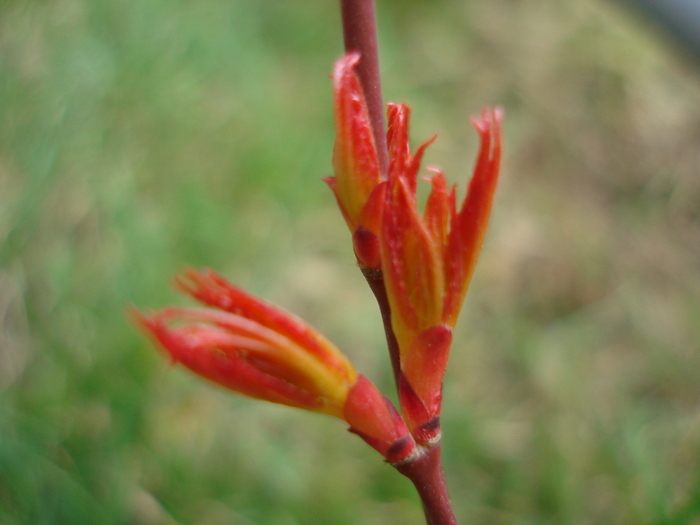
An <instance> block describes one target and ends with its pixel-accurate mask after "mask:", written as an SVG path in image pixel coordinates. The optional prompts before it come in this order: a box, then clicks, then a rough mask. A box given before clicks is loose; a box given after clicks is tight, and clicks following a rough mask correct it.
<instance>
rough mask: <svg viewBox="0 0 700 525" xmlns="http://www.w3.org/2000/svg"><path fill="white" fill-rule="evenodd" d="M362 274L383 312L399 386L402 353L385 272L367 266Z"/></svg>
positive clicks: (395, 375)
mask: <svg viewBox="0 0 700 525" xmlns="http://www.w3.org/2000/svg"><path fill="white" fill-rule="evenodd" d="M362 275H364V276H365V279H366V280H367V284H369V287H370V289H371V290H372V293H374V297H376V299H377V304H378V305H379V311H380V312H381V314H382V322H383V323H384V333H385V335H386V346H387V348H388V349H389V359H390V360H391V369H392V370H393V371H394V382H395V383H396V387H397V388H398V386H399V375H400V374H401V355H400V353H399V342H398V341H397V340H396V334H395V333H394V329H393V327H392V326H391V307H390V306H389V298H388V297H387V295H386V286H384V274H383V273H382V270H381V269H372V268H367V269H363V270H362Z"/></svg>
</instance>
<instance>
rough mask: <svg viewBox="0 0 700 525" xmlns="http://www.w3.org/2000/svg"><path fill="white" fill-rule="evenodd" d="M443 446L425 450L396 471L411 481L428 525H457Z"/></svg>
mask: <svg viewBox="0 0 700 525" xmlns="http://www.w3.org/2000/svg"><path fill="white" fill-rule="evenodd" d="M440 449H441V446H440V444H438V445H436V446H435V447H433V448H431V449H427V450H425V452H423V453H422V454H421V455H420V456H418V457H417V458H416V459H415V460H413V461H411V462H408V463H404V464H402V465H397V466H396V470H398V471H399V472H401V474H403V475H404V476H406V477H407V478H408V479H410V480H411V482H412V483H413V485H414V486H415V487H416V490H417V491H418V494H419V495H420V499H421V501H422V502H423V511H424V512H425V521H426V523H427V525H457V518H456V517H455V514H454V511H453V510H452V504H451V502H450V495H449V493H448V492H447V483H446V481H445V472H444V470H443V468H442V459H441V454H440Z"/></svg>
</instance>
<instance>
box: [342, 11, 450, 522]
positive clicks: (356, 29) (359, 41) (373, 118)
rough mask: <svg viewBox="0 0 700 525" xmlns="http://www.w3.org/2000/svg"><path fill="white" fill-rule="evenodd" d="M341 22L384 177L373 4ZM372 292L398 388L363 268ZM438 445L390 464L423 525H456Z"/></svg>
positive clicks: (376, 289)
mask: <svg viewBox="0 0 700 525" xmlns="http://www.w3.org/2000/svg"><path fill="white" fill-rule="evenodd" d="M340 6H341V13H342V19H343V35H344V40H345V52H346V53H347V52H350V51H358V52H359V53H360V63H359V64H358V65H357V67H356V69H355V71H356V72H357V76H358V78H359V80H360V85H361V86H362V91H363V92H364V95H365V100H366V102H367V109H368V111H369V120H370V126H371V128H372V134H373V136H374V143H375V145H376V147H377V156H378V159H379V169H380V171H381V173H382V176H383V177H384V178H386V177H387V172H388V169H389V150H388V147H387V142H386V132H385V129H386V128H385V123H384V102H383V101H382V87H381V82H380V77H379V53H378V49H377V22H376V16H375V7H374V0H340ZM362 273H363V275H364V276H365V279H366V280H367V283H368V284H369V286H370V288H371V289H372V292H373V293H374V295H375V297H376V298H377V303H378V304H379V309H380V311H381V314H382V321H383V323H384V331H385V333H386V340H387V346H388V348H389V356H390V358H391V366H392V368H393V371H394V378H395V380H396V384H397V386H398V383H399V375H400V373H401V363H400V354H399V345H398V342H397V340H396V334H395V333H394V330H393V328H392V326H391V307H390V306H389V299H388V297H387V292H386V286H385V285H384V275H383V274H382V271H381V269H379V270H374V269H366V270H363V272H362ZM440 456H441V454H440V444H437V445H436V446H434V447H433V448H430V449H422V451H421V454H420V455H419V456H417V457H416V458H415V459H413V460H412V461H410V462H407V463H404V464H401V465H395V467H396V469H397V470H398V471H399V472H401V473H402V474H403V475H404V476H406V477H407V478H408V479H410V480H411V482H412V483H413V485H414V486H415V487H416V490H417V491H418V494H419V496H420V498H421V501H422V502H423V510H424V511H425V519H426V522H427V525H457V519H456V518H455V515H454V512H453V511H452V505H451V503H450V496H449V494H448V492H447V484H446V482H445V474H444V471H443V467H442V460H441V457H440Z"/></svg>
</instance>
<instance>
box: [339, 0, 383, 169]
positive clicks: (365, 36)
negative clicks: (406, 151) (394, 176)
mask: <svg viewBox="0 0 700 525" xmlns="http://www.w3.org/2000/svg"><path fill="white" fill-rule="evenodd" d="M340 11H341V16H342V19H343V38H344V41H345V52H346V53H349V52H351V51H357V52H359V53H360V63H359V64H358V65H357V67H356V68H355V71H356V72H357V77H358V78H359V80H360V85H361V86H362V91H363V92H364V95H365V100H366V101H367V110H368V111H369V121H370V126H371V128H372V135H373V136H374V144H375V145H376V147H377V156H378V158H379V170H380V171H381V173H382V177H384V178H386V176H387V171H388V169H389V151H388V149H387V144H386V132H385V124H384V102H383V101H382V84H381V81H380V77H379V51H378V47H377V20H376V16H375V9H374V0H340Z"/></svg>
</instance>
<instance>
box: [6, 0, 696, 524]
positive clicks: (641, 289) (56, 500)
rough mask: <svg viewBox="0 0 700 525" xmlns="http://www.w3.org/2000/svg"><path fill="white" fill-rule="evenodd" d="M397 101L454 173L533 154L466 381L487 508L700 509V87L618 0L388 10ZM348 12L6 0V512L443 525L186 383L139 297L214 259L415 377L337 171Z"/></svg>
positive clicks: (678, 518) (523, 516) (496, 224)
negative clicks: (333, 84)
mask: <svg viewBox="0 0 700 525" xmlns="http://www.w3.org/2000/svg"><path fill="white" fill-rule="evenodd" d="M378 3H379V7H380V13H379V15H380V19H379V25H380V31H381V36H380V39H381V55H382V56H381V58H382V65H383V70H384V79H383V81H384V91H385V97H386V98H387V99H388V100H396V101H406V102H409V103H410V104H411V105H412V107H413V109H414V134H413V136H414V140H415V141H416V143H417V142H418V141H420V140H422V139H424V138H427V137H428V136H429V135H431V134H432V133H434V132H438V133H439V134H440V138H439V140H438V142H437V143H436V144H435V145H434V146H432V147H431V149H430V150H429V152H428V155H427V160H428V162H429V163H435V164H440V165H441V166H442V168H444V169H445V171H446V172H447V174H448V177H449V178H450V179H451V180H452V181H461V180H463V179H464V178H465V177H466V174H467V173H469V172H470V168H471V166H470V165H471V162H472V160H471V159H472V157H473V154H474V151H475V149H476V144H477V137H476V134H475V133H474V131H473V130H472V129H471V128H470V126H469V124H468V120H467V117H468V116H469V115H474V114H477V113H478V112H479V110H480V109H481V107H482V106H484V105H487V104H494V103H498V104H501V105H502V106H504V108H505V113H506V120H505V130H506V161H505V166H504V172H503V177H502V185H501V187H500V189H499V193H498V196H497V200H496V206H495V214H494V217H493V222H492V226H491V231H490V233H489V235H488V238H487V243H486V247H485V249H484V251H483V255H482V260H481V262H480V264H479V266H478V268H477V271H476V275H475V278H474V284H473V286H472V290H471V291H470V293H469V295H468V297H467V305H466V308H465V312H464V313H463V315H462V319H461V323H460V324H459V325H458V332H457V336H456V343H455V348H454V352H453V356H452V360H451V366H450V369H449V371H448V376H447V382H446V387H445V401H444V406H445V408H444V411H445V412H444V416H443V425H444V428H445V447H446V451H445V455H446V463H447V471H448V477H449V480H450V483H451V487H452V494H453V497H454V500H455V504H456V508H457V511H458V514H459V516H460V517H461V519H462V520H463V521H465V522H467V521H468V522H469V523H472V524H491V525H492V524H498V523H503V524H509V525H510V524H518V523H522V524H525V523H561V524H583V523H591V524H594V523H595V524H598V523H619V524H629V525H644V524H652V523H654V524H660V523H677V524H685V523H693V522H694V521H693V520H697V519H698V516H699V515H700V464H699V463H700V417H699V412H698V406H700V344H699V343H698V341H700V323H699V322H698V319H700V271H699V269H700V206H699V205H698V203H700V176H699V173H700V147H698V144H700V74H699V73H698V71H697V70H693V69H692V65H691V64H689V63H686V62H683V61H682V60H681V59H679V58H678V56H677V55H676V54H675V51H674V50H673V49H672V48H669V47H666V46H665V45H664V44H663V43H662V41H660V40H658V39H657V38H656V35H655V34H654V33H653V32H650V31H648V30H647V28H645V27H644V26H643V25H642V24H641V22H640V20H638V19H636V18H634V17H631V16H629V14H628V13H626V12H624V11H622V10H620V9H619V8H616V7H614V6H611V5H609V4H607V3H605V2H602V1H593V2H584V3H581V2H575V1H573V0H566V1H560V0H540V1H537V2H535V1H528V0H496V1H490V2H476V1H474V0H471V1H467V2H465V1H463V0H443V1H426V0H420V1H419V0H411V1H405V0H404V1H398V0H393V1H386V2H383V1H381V0H379V1H378ZM338 16H339V15H338V12H337V6H336V5H335V3H334V2H325V1H319V0H312V1H309V2H300V1H295V2H271V1H263V2H254V1H252V0H250V1H248V0H207V1H197V2H191V1H190V2H185V1H178V0H175V1H172V0H170V1H165V0H127V1H120V2H113V1H110V0H41V1H40V0H28V1H16V2H3V3H1V4H0V522H1V523H3V524H7V525H14V524H32V525H34V524H59V523H60V524H64V523H65V524H71V525H74V524H83V523H84V524H95V523H105V524H110V523H115V524H116V523H130V524H137V525H161V524H174V523H182V524H201V525H217V524H224V523H226V524H230V523H237V524H253V523H255V524H263V523H264V524H275V525H277V524H279V525H286V524H311V523H319V524H327V523H333V524H340V525H342V524H356V523H363V524H370V525H371V524H399V523H401V524H405V523H415V524H419V523H421V519H422V518H421V511H420V508H419V503H418V501H417V498H416V497H415V495H414V494H413V492H412V488H411V487H410V485H409V484H408V482H407V481H406V480H404V479H401V478H400V476H399V475H398V474H397V473H396V472H394V471H393V470H392V469H391V468H389V467H388V466H386V465H384V464H382V463H381V462H380V458H379V456H378V455H377V454H376V453H375V452H374V451H372V450H370V449H369V447H366V446H365V445H364V444H363V443H362V442H361V441H360V440H358V439H357V438H356V437H355V436H352V435H350V434H347V433H346V432H344V431H343V428H342V425H340V424H339V423H338V422H337V421H334V420H331V419H330V418H324V417H323V416H318V415H313V414H306V413H303V412H300V411H294V410H290V409H286V408H283V407H275V406H268V405H264V404H261V403H259V402H254V401H249V400H246V399H243V398H238V397H235V396H232V395H230V394H228V393H226V392H223V391H221V390H219V389H217V388H216V387H213V386H210V385H208V384H205V383H203V382H201V381H200V380H198V379H196V378H193V377H190V376H189V375H187V374H186V373H185V372H184V371H182V370H180V369H175V370H173V369H171V368H170V367H169V366H168V364H167V363H166V362H165V360H164V359H163V358H162V357H161V356H160V355H158V354H157V352H155V351H154V350H153V349H152V348H151V346H150V345H149V344H148V342H147V341H146V340H145V339H144V338H143V337H142V336H141V335H140V334H138V333H136V331H135V330H134V329H133V327H132V326H131V325H130V323H129V321H128V319H127V315H126V312H127V309H128V306H129V305H130V304H132V303H133V304H136V305H138V306H139V307H140V308H148V307H159V306H162V305H163V304H165V303H168V302H173V301H177V300H179V299H177V298H176V294H174V293H173V292H171V291H170V289H169V288H168V287H167V284H168V281H169V278H170V276H171V275H172V274H173V273H174V272H176V271H178V270H180V269H181V268H182V267H183V266H185V265H207V266H211V267H214V268H216V269H217V270H219V271H221V272H222V273H224V274H225V275H227V276H228V277H229V278H231V279H232V280H234V281H235V282H237V283H238V284H240V285H243V286H245V287H247V288H249V289H251V290H252V291H253V292H255V293H258V294H261V295H263V296H265V297H266V298H268V299H270V300H272V301H274V302H277V303H279V304H281V305H283V306H284V307H286V308H288V309H291V310H293V311H295V312H297V313H298V314H299V315H301V316H303V317H304V318H306V319H307V320H308V321H310V322H312V323H313V324H314V325H316V326H317V327H318V328H319V329H321V330H322V331H323V332H325V333H326V335H328V336H330V337H331V338H332V339H333V340H334V341H335V342H336V343H337V344H338V345H339V346H340V347H341V348H342V349H343V350H344V351H345V352H346V353H348V354H349V355H351V357H352V358H353V360H354V362H355V363H356V365H357V367H358V369H359V370H360V371H362V372H363V373H366V374H367V375H369V376H370V377H372V379H374V380H376V381H378V382H380V383H383V384H384V386H385V388H386V389H387V390H390V388H391V387H390V386H389V385H390V378H389V370H388V363H387V357H386V355H385V350H384V346H383V342H382V337H383V336H382V333H381V328H380V325H379V322H378V318H377V316H376V315H375V309H376V307H375V305H374V304H373V299H372V297H371V294H370V293H369V291H368V290H367V289H366V287H365V286H364V283H363V280H362V278H361V276H360V275H359V272H358V271H357V270H356V268H354V265H353V256H352V253H351V250H350V247H349V239H348V238H347V237H348V236H347V231H346V230H345V228H344V225H343V223H342V219H341V217H340V214H339V212H338V211H337V210H336V207H335V202H334V199H333V198H332V196H331V194H330V192H329V191H328V189H327V188H326V187H325V186H324V184H323V183H322V182H320V179H321V177H323V176H325V175H328V174H329V172H330V155H331V148H332V142H333V137H332V111H331V102H330V101H331V97H330V81H329V80H328V78H327V75H328V74H329V73H330V70H331V64H332V61H333V60H334V59H335V58H337V57H338V56H339V55H340V53H341V52H342V49H341V37H340V33H339V27H340V24H339V20H338Z"/></svg>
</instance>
